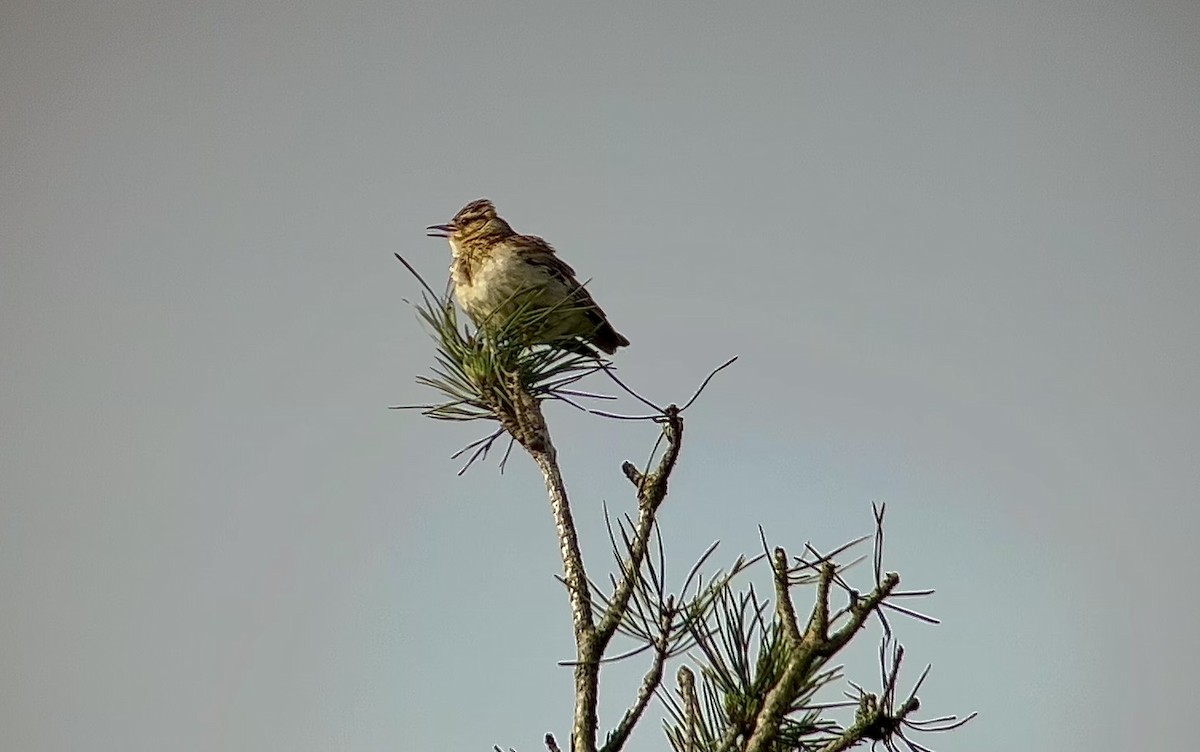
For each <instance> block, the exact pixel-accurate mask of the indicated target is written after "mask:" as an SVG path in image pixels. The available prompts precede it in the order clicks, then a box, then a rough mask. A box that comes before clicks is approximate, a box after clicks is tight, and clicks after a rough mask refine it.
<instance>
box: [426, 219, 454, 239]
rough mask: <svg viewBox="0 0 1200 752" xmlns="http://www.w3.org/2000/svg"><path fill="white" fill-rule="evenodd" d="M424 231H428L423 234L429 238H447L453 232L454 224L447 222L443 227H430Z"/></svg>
mask: <svg viewBox="0 0 1200 752" xmlns="http://www.w3.org/2000/svg"><path fill="white" fill-rule="evenodd" d="M425 229H426V230H428V232H426V233H425V234H426V235H428V236H429V237H431V238H448V237H450V235H451V234H452V233H453V232H454V223H453V222H448V223H446V224H444V225H430V226H428V227H426V228H425Z"/></svg>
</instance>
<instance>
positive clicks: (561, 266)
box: [428, 198, 629, 355]
mask: <svg viewBox="0 0 1200 752" xmlns="http://www.w3.org/2000/svg"><path fill="white" fill-rule="evenodd" d="M428 230H429V235H430V236H431V237H440V238H447V239H448V240H449V241H450V254H451V256H453V258H454V262H453V263H452V264H451V265H450V277H451V279H453V281H454V296H455V297H456V298H458V303H459V305H461V306H462V308H463V310H464V311H466V312H467V315H469V316H470V317H471V319H472V320H473V321H474V322H475V323H476V324H477V325H478V326H480V327H487V326H489V325H495V324H500V323H503V322H504V321H505V320H507V318H508V317H510V316H512V315H513V313H514V312H515V311H516V310H518V309H519V308H520V307H521V306H523V305H525V306H529V308H530V309H537V310H540V311H544V312H545V318H544V319H542V321H541V322H540V323H539V324H538V326H537V328H536V330H535V331H533V332H529V333H527V339H528V341H529V342H530V343H531V344H534V343H546V344H553V345H556V346H559V347H562V348H564V349H569V350H573V351H575V352H580V353H585V354H588V355H595V352H594V351H592V350H591V349H590V348H589V347H588V346H587V345H588V344H591V345H595V346H596V347H598V348H600V349H601V350H603V351H604V352H606V353H608V354H609V355H611V354H613V353H614V352H616V351H617V348H618V347H624V346H625V345H628V344H629V340H627V339H625V338H624V337H622V336H621V335H620V334H618V333H617V330H616V329H613V327H612V324H610V323H608V318H607V317H606V316H605V315H604V311H602V310H600V306H598V305H596V301H594V300H592V296H591V295H590V294H589V293H588V291H587V290H586V289H584V287H583V285H581V284H579V281H578V280H576V279H575V270H573V269H572V268H571V267H569V266H567V264H566V263H565V262H564V261H563V260H562V259H560V258H559V257H558V255H557V254H556V253H555V252H554V249H553V248H552V247H551V246H550V244H549V243H547V242H546V241H544V240H542V239H541V238H539V237H534V236H533V235H518V234H517V233H516V232H514V231H513V229H512V227H510V226H509V224H508V223H507V222H505V221H504V220H503V219H501V218H500V217H499V215H497V214H496V207H495V206H493V205H492V202H491V201H488V200H487V199H484V198H481V199H479V200H478V201H472V202H471V203H469V204H467V205H466V206H464V207H463V208H462V209H461V210H459V212H458V214H455V215H454V219H453V220H452V221H450V222H449V223H447V224H444V225H430V226H429V228H428Z"/></svg>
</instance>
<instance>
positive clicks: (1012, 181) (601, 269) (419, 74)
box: [0, 1, 1200, 752]
mask: <svg viewBox="0 0 1200 752" xmlns="http://www.w3.org/2000/svg"><path fill="white" fill-rule="evenodd" d="M1197 39H1200V6H1198V5H1197V4H1195V3H1193V2H1175V3H1168V2H1122V3H1116V2H1094V3H1093V2H1088V3H1082V2H1080V3H1032V2H1006V3H994V4H986V5H985V4H981V3H900V2H889V3H867V2H855V3H846V2H839V3H827V4H809V3H797V2H779V3H757V4H747V5H743V4H739V3H657V4H646V3H607V4H603V5H601V4H590V3H588V4H585V3H564V2H520V3H518V2H506V3H478V4H467V3H457V4H452V3H445V2H423V3H385V2H346V3H336V4H328V5H324V4H315V3H296V4H292V3H263V2H251V3H246V2H214V3H153V2H144V3H137V2H118V1H114V2H105V3H88V2H83V3H45V2H43V3H36V2H32V3H29V2H25V3H22V2H8V3H5V4H4V5H3V7H2V8H0V96H2V101H3V102H4V107H3V108H0V146H2V148H0V206H2V207H3V213H2V215H0V253H2V256H0V264H2V267H0V344H2V353H3V358H2V360H0V365H2V367H3V384H4V386H3V391H2V393H0V425H2V426H3V430H2V432H0V442H2V443H0V600H2V602H3V604H4V607H3V610H2V612H0V728H3V729H4V732H3V735H4V737H5V740H6V741H5V743H4V745H3V746H4V747H5V748H6V749H13V750H22V751H29V752H40V751H42V750H83V749H86V750H114V751H115V750H122V751H128V750H162V749H171V750H216V749H227V750H261V749H289V750H333V749H336V750H383V749H401V750H423V749H444V750H460V749H461V750H467V749H490V748H491V745H492V744H501V745H502V746H504V747H505V748H507V747H508V746H510V745H511V746H513V747H516V748H517V749H519V750H522V751H523V752H529V751H530V750H536V749H539V748H540V744H541V743H540V739H541V735H542V734H543V733H545V732H546V731H553V732H555V733H557V734H559V735H560V739H562V738H565V732H566V729H567V726H568V722H569V711H570V705H571V703H570V697H569V686H570V684H569V675H568V671H567V670H566V669H562V668H558V667H556V666H555V665H554V661H555V660H558V659H562V658H569V657H570V656H571V655H572V652H571V641H570V632H569V621H568V618H569V617H568V614H567V611H566V609H565V601H564V598H563V595H562V592H561V589H560V586H559V585H557V584H556V583H555V581H554V580H553V578H552V575H553V574H555V573H556V572H557V571H558V568H559V563H558V559H557V549H556V544H555V541H554V539H553V529H552V526H551V524H550V518H549V514H548V512H547V509H546V503H545V500H544V498H543V496H542V491H541V481H540V478H539V477H538V476H537V474H536V470H535V469H534V468H533V467H532V465H531V464H530V463H528V461H526V460H525V459H524V458H523V457H518V458H516V459H515V460H514V461H513V462H512V463H511V465H510V467H509V470H508V472H507V473H506V474H505V475H504V476H499V475H498V474H497V473H496V472H495V470H494V468H493V467H490V466H489V467H480V468H477V469H474V470H473V471H472V472H470V473H468V474H467V475H466V476H465V477H463V478H456V477H455V476H454V472H455V470H457V468H458V463H456V462H454V461H451V460H450V459H449V458H448V456H449V454H450V453H451V452H453V451H454V450H455V449H457V448H458V447H459V446H461V445H462V444H464V443H466V442H467V441H469V440H471V439H473V438H475V437H476V435H477V434H478V431H477V430H475V429H474V428H472V427H470V426H466V427H464V426H445V425H434V424H431V423H430V422H428V421H426V420H423V419H421V418H419V417H418V416H416V415H413V414H403V413H396V412H389V411H387V410H385V409H384V408H385V407H386V406H387V405H389V404H396V403H402V402H413V401H418V400H420V399H422V398H423V397H424V392H423V391H422V390H421V389H420V388H419V387H418V386H416V385H415V384H414V383H413V376H414V375H416V374H417V373H419V372H422V371H423V370H424V369H425V368H426V367H427V365H428V364H429V363H430V361H431V356H432V348H431V345H430V343H429V341H428V340H427V339H426V338H425V336H424V334H423V333H422V330H421V328H420V327H419V326H418V324H417V322H416V320H415V317H414V315H413V313H412V311H411V309H410V308H409V307H408V306H407V305H406V304H405V303H404V301H403V300H402V299H403V298H405V297H410V296H413V295H414V294H416V291H417V287H416V285H415V284H414V283H413V281H412V280H411V279H410V278H409V277H408V276H407V275H406V274H405V272H404V271H403V269H402V268H400V266H399V265H398V264H396V263H395V261H394V260H393V259H392V253H393V252H394V251H397V250H398V251H400V252H401V253H403V254H405V255H406V256H407V257H408V258H409V259H411V260H412V261H413V262H414V263H416V264H418V266H419V267H420V268H421V269H422V270H423V271H424V272H425V273H426V274H428V275H430V276H431V277H435V278H438V279H440V278H441V275H443V274H444V272H445V268H446V265H447V263H448V260H449V259H448V254H447V249H446V247H445V245H444V243H442V242H441V241H437V240H433V239H427V238H425V237H424V235H423V229H422V228H424V227H425V225H427V224H430V223H433V222H440V221H445V220H446V219H447V218H448V217H449V216H450V215H451V214H452V213H453V212H454V211H455V210H457V209H458V208H459V207H460V206H461V205H462V204H464V203H466V202H467V201H469V200H471V199H475V198H478V197H480V196H487V197H490V198H492V199H493V200H494V201H495V202H496V203H497V205H498V207H499V209H500V211H501V212H502V213H503V214H504V215H505V216H506V217H507V218H509V219H510V221H511V222H512V223H513V224H514V226H515V227H516V228H517V229H518V230H520V231H526V232H533V233H536V234H540V235H543V236H544V237H546V238H547V239H549V240H550V241H551V242H552V243H554V244H555V245H556V246H557V247H558V248H559V250H560V252H561V253H562V254H563V256H564V257H565V258H566V259H567V260H568V261H569V262H570V263H571V264H572V265H573V266H575V267H576V269H577V270H578V271H579V272H580V274H581V275H582V276H584V277H591V278H592V279H593V282H592V284H591V289H592V291H593V293H594V294H595V295H596V297H597V299H598V300H599V301H600V303H601V304H602V305H603V306H604V307H605V309H606V310H607V311H608V312H609V314H610V316H611V318H612V320H613V323H614V324H615V325H616V327H617V328H618V329H619V330H620V331H621V332H622V333H624V334H625V335H626V336H628V337H629V338H630V339H631V340H632V341H633V345H632V346H631V347H630V348H629V349H628V350H627V351H623V352H622V353H621V354H620V355H619V356H618V358H617V360H618V363H619V366H620V368H621V371H622V373H623V374H624V375H625V377H626V379H627V380H628V381H630V382H631V383H633V384H635V385H637V386H638V387H640V388H641V389H642V390H644V391H645V392H646V393H647V394H649V395H650V396H652V397H653V398H655V399H659V400H662V401H667V400H672V399H676V400H678V399H683V398H686V396H687V395H688V394H689V393H690V391H691V390H692V388H693V387H694V386H695V384H696V382H697V381H698V380H699V379H700V378H701V377H702V376H703V375H704V374H705V373H706V372H707V371H708V370H709V369H710V368H711V367H713V366H714V365H716V364H717V363H719V362H721V361H722V360H724V359H725V358H726V357H727V356H729V355H733V354H738V355H740V356H741V361H740V362H739V364H738V365H737V366H736V367H735V368H734V369H732V370H730V371H728V372H726V373H724V374H723V375H722V376H721V377H720V378H719V380H717V381H716V382H715V383H714V384H713V386H712V387H711V389H710V391H709V392H708V393H707V394H706V395H705V397H704V399H703V401H702V403H701V404H700V405H699V406H698V407H697V408H695V410H694V411H693V412H692V413H691V420H690V422H689V424H688V443H687V445H686V446H685V450H684V457H683V461H682V462H681V464H680V467H679V469H678V472H677V475H676V479H675V481H674V482H673V485H672V495H671V497H670V501H669V502H668V506H667V509H666V513H665V517H664V523H665V533H666V536H667V539H668V541H669V545H670V547H671V551H672V561H673V562H676V572H677V573H680V574H682V570H683V569H684V568H685V567H686V565H687V563H688V561H689V560H690V559H691V558H692V557H694V556H695V555H696V554H698V553H699V552H700V551H701V550H702V549H703V548H704V546H705V545H707V543H708V542H710V541H711V540H713V539H716V538H720V539H722V540H723V541H724V543H723V548H722V554H721V555H719V557H718V558H720V560H721V562H723V563H724V562H728V561H729V560H731V559H732V558H733V557H734V556H735V555H736V554H737V553H739V552H741V551H744V550H752V549H753V547H754V546H755V545H756V536H757V532H756V526H757V525H759V524H762V525H764V526H766V528H767V530H768V532H769V534H770V535H771V537H772V540H773V542H778V543H780V544H783V545H788V546H792V547H796V546H799V545H800V544H801V543H802V542H803V541H805V540H811V541H813V542H814V543H815V544H817V545H819V546H824V547H831V546H834V545H836V544H838V543H841V542H843V541H844V540H846V539H848V538H850V537H853V536H855V535H857V534H859V533H862V532H866V531H868V530H869V527H870V502H871V501H872V500H879V501H887V502H888V504H889V510H890V512H889V514H890V519H891V526H890V528H889V534H890V535H889V543H890V560H889V562H890V565H891V567H893V568H895V569H897V570H899V571H900V572H901V573H902V575H903V576H904V578H905V583H906V584H910V585H912V586H914V587H924V586H934V587H937V588H939V593H938V594H937V595H936V596H935V597H934V598H932V599H931V600H929V601H928V602H926V603H925V604H923V608H924V609H925V610H927V611H929V612H932V613H934V614H936V615H937V616H939V617H941V618H942V619H943V621H944V624H943V625H942V626H940V627H927V626H924V625H920V624H916V623H901V624H900V625H899V626H900V628H901V635H902V637H903V638H904V640H905V642H906V644H907V645H908V647H909V650H910V659H911V662H912V665H911V669H912V676H913V677H914V678H915V675H916V673H917V672H918V671H919V669H920V667H921V665H923V663H924V662H925V661H932V662H933V663H934V672H933V674H932V676H931V678H930V679H929V681H928V682H927V684H926V687H925V690H924V691H923V694H922V699H923V700H924V701H925V705H926V707H928V708H930V709H931V711H933V712H942V711H946V712H961V711H969V710H975V709H977V710H980V711H982V712H983V716H982V717H981V718H980V719H979V720H978V721H976V722H975V724H974V725H972V726H971V727H968V728H967V729H964V730H962V731H960V732H958V733H957V734H956V735H954V736H950V737H944V738H938V739H932V740H927V741H929V743H930V744H931V745H932V746H934V747H935V748H936V749H939V750H954V749H973V750H1011V749H1054V750H1061V751H1069V750H1118V749H1130V748H1139V749H1148V748H1167V743H1166V739H1167V738H1168V736H1171V737H1173V738H1174V739H1176V740H1177V741H1176V742H1175V744H1176V745H1177V746H1178V745H1180V744H1185V743H1186V742H1185V741H1183V740H1185V739H1186V738H1187V736H1186V731H1183V730H1180V729H1179V727H1178V725H1177V724H1178V722H1179V719H1181V718H1190V717H1191V713H1192V706H1193V704H1194V702H1193V699H1192V698H1193V695H1194V692H1193V691H1192V689H1193V687H1194V678H1195V676H1196V675H1197V674H1198V673H1200V659H1198V657H1197V651H1196V647H1195V641H1194V634H1195V633H1196V631H1197V627H1198V626H1200V597H1198V596H1197V588H1196V586H1195V584H1194V577H1195V575H1196V573H1197V572H1198V571H1200V555H1197V553H1196V550H1195V545H1194V542H1193V538H1194V536H1195V531H1196V529H1197V523H1198V522H1200V519H1198V518H1200V514H1198V513H1197V511H1196V503H1197V489H1198V488H1200V461H1197V457H1198V456H1200V429H1198V428H1197V426H1198V424H1200V399H1198V398H1197V384H1198V383H1200V304H1198V303H1197V295H1196V290H1197V288H1198V286H1200V249H1198V248H1197V238H1198V237H1200V210H1198V207H1200V132H1198V130H1200V128H1198V125H1197V124H1198V123H1200V92H1198V85H1200V45H1198V44H1197ZM596 386H597V387H600V386H601V385H600V384H596ZM551 417H552V419H553V420H554V426H553V428H554V429H555V430H556V436H557V440H558V443H559V445H560V447H561V449H562V452H563V459H564V463H565V472H566V473H567V477H568V482H569V483H570V484H571V488H572V489H573V492H574V502H575V505H576V508H577V519H578V521H579V523H580V525H581V526H582V527H583V528H584V543H585V545H586V546H587V547H588V551H589V552H590V553H591V554H592V556H593V558H594V561H595V564H594V565H593V566H599V564H600V563H601V562H602V561H603V553H604V545H605V543H604V539H603V527H602V518H601V512H600V508H601V502H602V501H603V500H607V501H608V503H609V504H610V505H611V506H613V507H614V508H615V509H618V510H619V509H624V508H627V505H628V504H629V503H630V502H629V493H628V489H627V488H626V487H625V486H626V485H627V484H626V483H625V481H624V479H623V478H622V477H621V475H620V473H619V470H618V466H619V463H620V461H621V460H623V459H626V458H630V459H637V458H641V457H642V456H644V453H645V451H646V450H647V449H648V447H649V445H650V443H651V442H652V440H653V435H652V432H651V430H650V429H649V428H648V427H646V426H637V425H625V424H618V425H614V424H611V423H608V422H604V421H600V420H597V419H593V418H587V417H584V416H581V415H578V414H574V413H571V412H568V411H566V410H552V412H551ZM873 639H874V638H873V637H872V638H867V639H865V640H864V641H863V643H862V645H860V648H859V651H858V653H857V654H856V655H855V656H851V660H850V663H851V668H852V669H855V670H859V671H860V673H858V674H857V676H859V677H860V678H862V679H864V680H867V681H870V680H871V677H872V676H873V674H872V673H870V671H871V669H870V666H871V660H870V653H871V652H872V650H873V643H872V640H873ZM639 670H640V666H636V665H631V666H629V667H627V668H625V669H621V670H618V671H615V672H614V684H613V685H611V693H610V694H608V695H606V699H607V701H608V702H607V704H606V705H605V708H604V712H603V715H602V720H604V721H606V722H608V723H611V722H612V721H613V720H614V719H615V718H616V717H617V714H618V713H619V712H620V709H621V708H622V707H623V704H624V702H625V701H626V699H627V697H628V696H629V693H630V691H631V687H632V685H631V682H632V681H633V680H634V678H635V677H636V676H637V675H638V674H639ZM862 672H866V673H862ZM637 744H638V748H639V749H647V750H662V749H665V748H666V747H665V743H664V742H663V741H662V739H661V734H660V732H659V731H658V730H657V728H656V724H655V723H654V722H649V723H647V724H646V728H645V730H644V731H643V732H642V734H641V735H640V736H639V737H637Z"/></svg>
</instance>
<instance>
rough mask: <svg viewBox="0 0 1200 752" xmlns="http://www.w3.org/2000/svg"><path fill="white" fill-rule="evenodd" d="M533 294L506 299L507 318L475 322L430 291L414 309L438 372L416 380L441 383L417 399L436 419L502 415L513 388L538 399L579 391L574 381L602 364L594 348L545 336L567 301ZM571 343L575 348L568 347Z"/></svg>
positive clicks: (510, 402) (508, 412) (500, 417)
mask: <svg viewBox="0 0 1200 752" xmlns="http://www.w3.org/2000/svg"><path fill="white" fill-rule="evenodd" d="M535 301H536V296H535V295H534V294H532V293H530V294H524V295H520V296H516V297H515V298H514V300H513V301H512V302H513V304H512V305H511V306H502V307H501V310H503V311H505V314H506V315H505V316H504V317H503V318H499V317H497V318H496V319H495V320H490V321H486V322H484V326H481V327H479V328H474V329H473V328H472V327H471V326H470V325H469V324H467V323H464V322H460V321H459V315H458V311H457V309H456V308H455V306H454V302H453V301H452V300H451V299H450V298H449V296H445V297H434V296H432V295H429V294H426V295H423V296H422V300H421V303H420V304H418V305H417V306H416V307H417V313H418V314H419V316H420V317H421V319H422V320H423V321H424V322H425V324H426V326H427V328H428V330H429V332H430V335H431V336H432V338H433V341H434V344H435V345H436V347H437V353H436V355H435V360H436V363H435V364H434V366H433V369H432V370H433V373H432V374H431V375H428V376H418V377H417V382H418V383H420V384H423V385H425V386H428V387H431V388H433V389H434V390H436V391H437V392H438V393H439V394H440V395H441V397H442V399H441V400H440V401H438V402H436V403H433V404H429V405H419V406H415V407H418V408H420V409H421V411H422V413H423V414H425V415H428V416H429V417H431V418H436V419H438V420H456V421H468V420H500V421H501V422H502V423H503V422H504V421H503V418H504V416H506V415H511V414H512V411H513V405H514V401H515V396H516V395H515V394H514V389H520V390H523V391H524V392H525V393H526V394H528V395H529V396H531V397H533V398H534V399H535V400H541V399H547V398H551V399H554V398H560V397H563V396H564V395H568V394H574V393H573V392H570V390H567V389H566V387H568V386H569V385H570V384H573V383H575V382H576V381H579V380H580V379H582V378H583V377H584V376H587V375H588V374H590V373H593V372H595V371H597V370H600V369H601V368H603V362H602V361H601V360H599V359H598V357H596V356H594V355H585V354H583V352H582V351H581V350H583V349H584V348H583V347H582V346H581V345H579V344H578V343H577V342H575V341H566V340H564V341H561V342H549V343H543V342H540V341H539V339H540V338H539V336H538V334H539V333H540V332H542V331H544V329H545V325H546V320H547V317H549V316H553V315H559V314H561V313H563V311H564V308H563V307H564V306H566V305H567V304H566V303H564V304H561V305H560V306H553V307H545V306H538V305H535ZM567 348H574V349H567Z"/></svg>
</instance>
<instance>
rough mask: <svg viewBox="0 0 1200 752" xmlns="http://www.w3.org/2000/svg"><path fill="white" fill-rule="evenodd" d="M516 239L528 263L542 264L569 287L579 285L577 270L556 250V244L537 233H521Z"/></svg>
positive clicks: (521, 255)
mask: <svg viewBox="0 0 1200 752" xmlns="http://www.w3.org/2000/svg"><path fill="white" fill-rule="evenodd" d="M516 240H517V241H518V242H517V243H516V249H517V254H518V255H519V256H520V257H521V258H523V259H524V260H525V262H526V263H529V264H534V265H536V266H541V267H543V268H545V269H546V270H547V271H549V272H550V273H551V274H553V275H554V276H556V277H558V278H559V279H561V280H562V281H563V282H565V283H566V284H567V287H578V286H579V282H577V281H576V280H575V270H574V269H572V268H571V267H570V266H568V265H567V262H566V261H563V260H562V259H561V258H559V257H558V254H557V253H555V252H554V246H552V245H550V244H549V243H547V242H546V241H544V240H542V239H541V238H539V237H537V236H536V235H519V236H517V238H516Z"/></svg>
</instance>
